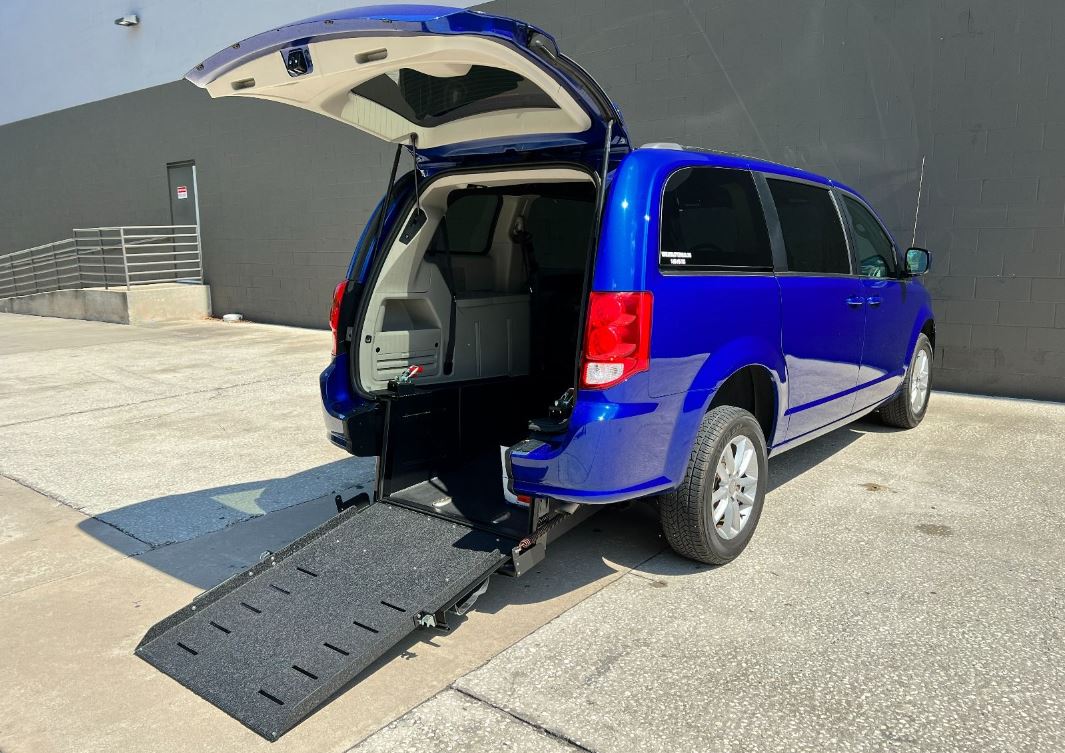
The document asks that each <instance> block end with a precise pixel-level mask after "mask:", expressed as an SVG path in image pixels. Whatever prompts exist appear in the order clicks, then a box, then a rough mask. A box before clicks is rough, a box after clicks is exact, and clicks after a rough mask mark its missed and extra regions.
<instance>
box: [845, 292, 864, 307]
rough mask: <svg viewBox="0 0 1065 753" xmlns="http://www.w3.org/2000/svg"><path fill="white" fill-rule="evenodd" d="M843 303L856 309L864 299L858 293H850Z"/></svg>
mask: <svg viewBox="0 0 1065 753" xmlns="http://www.w3.org/2000/svg"><path fill="white" fill-rule="evenodd" d="M845 303H846V304H847V305H848V306H850V307H851V308H852V309H856V308H858V307H859V306H861V305H862V304H863V303H865V299H864V298H862V297H861V296H860V295H852V296H851V297H850V298H847V299H846V301H845Z"/></svg>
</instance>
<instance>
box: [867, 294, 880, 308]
mask: <svg viewBox="0 0 1065 753" xmlns="http://www.w3.org/2000/svg"><path fill="white" fill-rule="evenodd" d="M865 300H866V302H867V303H868V304H869V305H870V306H879V305H880V304H881V303H883V301H884V299H883V298H881V297H880V296H878V295H871V296H869V297H868V298H866V299H865Z"/></svg>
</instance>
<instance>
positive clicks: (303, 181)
mask: <svg viewBox="0 0 1065 753" xmlns="http://www.w3.org/2000/svg"><path fill="white" fill-rule="evenodd" d="M483 9H484V10H487V11H489V12H498V13H509V14H513V15H516V16H519V17H522V18H526V19H528V20H529V21H532V22H534V23H537V24H539V25H542V26H544V27H545V28H547V29H548V30H550V31H551V32H553V33H555V34H556V35H557V36H558V38H559V40H560V42H561V44H562V47H563V49H564V50H565V51H567V52H568V53H569V54H571V55H572V56H573V57H575V58H577V59H578V60H580V61H581V62H582V63H584V64H585V65H586V67H587V68H588V69H589V70H590V71H591V72H592V73H593V74H594V75H595V76H596V77H597V78H598V79H599V80H600V81H601V82H602V84H603V85H604V87H605V88H606V89H607V90H608V91H609V92H610V93H611V94H612V95H613V96H614V98H615V99H616V100H617V101H618V103H619V104H620V106H621V108H622V110H623V111H624V113H625V116H626V118H627V120H628V125H629V128H630V131H631V132H632V134H633V138H634V140H635V141H636V142H638V143H639V142H646V141H680V142H682V143H688V144H697V145H702V146H710V147H717V148H721V149H727V150H734V151H741V152H745V153H749V154H754V155H758V156H764V157H768V158H770V159H774V160H778V161H781V162H786V163H791V164H795V165H799V166H801V167H805V168H808V169H811V170H814V171H817V172H823V173H826V174H828V175H831V176H833V177H838V178H840V179H842V180H844V181H846V182H848V183H850V184H852V185H853V186H855V187H856V188H858V189H859V190H860V191H862V192H863V193H865V194H866V195H867V196H868V197H869V198H870V200H871V201H872V202H873V203H874V205H875V206H876V207H877V208H878V209H879V210H880V211H881V213H882V214H883V215H884V216H885V219H886V220H887V222H888V223H889V225H890V226H891V227H892V229H893V230H894V231H895V232H896V234H897V235H898V237H899V239H900V241H901V242H903V243H906V242H908V241H909V239H910V234H911V232H912V223H913V214H914V208H915V202H916V193H917V177H918V166H919V165H920V161H921V157H922V156H925V157H926V158H927V161H928V167H927V173H926V176H925V188H926V190H925V194H924V201H923V206H922V210H921V226H920V229H919V232H918V237H917V241H918V243H919V244H922V245H926V246H928V247H930V248H931V249H932V250H933V251H934V252H935V264H934V271H933V273H932V275H930V277H929V278H928V284H929V286H930V288H931V289H932V291H933V294H934V296H935V298H936V305H937V311H938V316H939V340H938V343H937V345H938V348H937V351H938V352H937V356H938V358H937V367H938V368H937V374H936V379H937V385H938V386H940V387H947V388H952V389H960V390H969V391H975V392H984V393H993V394H1006V395H1016V396H1029V397H1044V398H1054V399H1059V400H1062V399H1065V269H1063V267H1062V265H1063V252H1065V68H1063V67H1062V66H1061V62H1060V61H1061V60H1062V59H1063V58H1065V4H1062V3H1061V2H1060V0H1028V2H1025V3H1018V4H1012V3H1003V2H998V1H997V0H980V1H978V2H971V1H969V2H967V1H963V0H935V1H930V2H925V1H924V0H815V1H814V2H803V3H794V2H786V0H746V1H745V2H738V1H734V0H728V1H726V0H715V1H712V2H701V3H700V2H695V1H694V0H692V1H691V2H686V1H685V0H662V1H660V2H656V3H653V4H651V3H647V2H636V1H635V0H609V1H608V0H582V2H573V1H572V0H567V1H565V2H563V1H562V0H536V2H533V1H532V0H498V1H497V2H494V3H489V4H487V5H485V6H483ZM0 156H2V157H3V160H4V163H5V168H6V167H7V166H8V165H10V166H11V169H10V170H7V169H5V177H4V179H3V180H2V181H0V247H6V248H11V249H14V248H19V247H23V246H28V245H32V244H34V243H42V242H45V241H49V240H53V239H57V238H60V237H64V236H65V235H66V233H67V229H68V228H69V227H71V226H72V225H74V224H79V223H80V224H98V223H101V222H115V223H121V222H164V221H168V219H169V211H168V209H167V206H168V205H167V197H166V176H165V167H164V166H165V163H166V162H168V161H176V160H181V159H195V160H196V161H197V164H198V165H199V175H200V194H201V206H202V209H203V224H204V252H205V260H206V269H207V280H208V282H209V283H210V284H211V286H212V292H213V295H214V303H215V311H216V312H217V313H224V312H226V311H240V312H242V313H244V314H246V315H247V316H249V317H251V318H253V319H260V320H263V321H275V322H288V323H294V324H305V325H311V326H322V324H323V323H324V319H325V313H326V310H327V308H328V296H329V291H330V290H331V286H332V283H333V282H334V281H335V280H336V279H337V278H338V277H339V275H340V274H341V272H342V270H343V268H344V265H345V263H346V261H347V257H348V254H349V251H350V248H351V246H352V244H353V242H354V239H355V237H356V235H357V232H358V231H359V230H360V229H361V226H362V224H363V223H364V222H365V219H366V216H367V214H368V212H369V210H370V206H371V204H372V202H373V201H374V200H375V199H376V198H377V197H378V196H379V194H380V192H381V189H382V184H383V179H384V177H385V174H386V172H387V168H388V166H387V164H385V163H386V160H387V149H386V148H384V147H383V146H382V145H379V144H377V143H375V142H373V141H372V140H370V139H369V138H367V137H364V136H362V135H360V134H358V133H356V132H354V131H352V130H350V129H347V128H345V127H343V126H340V125H338V124H336V123H331V122H327V121H325V120H322V119H315V118H313V117H311V116H309V115H306V114H303V113H300V112H296V111H289V110H287V109H286V108H283V107H278V106H272V105H269V104H265V103H257V102H252V101H247V102H230V101H225V100H221V101H210V100H208V99H207V98H206V95H205V94H204V93H203V92H200V91H198V90H195V89H193V88H192V87H190V86H187V85H185V84H183V83H178V84H172V85H167V86H163V87H158V88H155V89H151V90H147V91H144V92H140V93H136V94H131V95H126V96H123V97H120V98H116V99H113V100H107V101H103V102H98V103H94V104H91V105H86V106H84V107H79V108H75V109H73V110H68V111H65V112H61V113H56V114H52V115H49V116H45V117H42V118H36V119H33V120H29V121H24V122H22V123H15V124H12V125H9V126H5V127H2V128H0Z"/></svg>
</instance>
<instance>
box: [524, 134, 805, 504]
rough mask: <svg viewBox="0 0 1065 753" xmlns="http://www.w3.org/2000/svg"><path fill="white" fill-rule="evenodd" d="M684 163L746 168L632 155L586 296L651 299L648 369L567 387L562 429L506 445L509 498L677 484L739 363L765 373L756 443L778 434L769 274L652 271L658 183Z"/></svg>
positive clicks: (606, 495) (679, 156)
mask: <svg viewBox="0 0 1065 753" xmlns="http://www.w3.org/2000/svg"><path fill="white" fill-rule="evenodd" d="M688 166H717V167H731V168H734V169H741V170H746V169H748V160H747V159H745V158H738V157H731V156H724V155H703V154H699V153H694V152H675V151H657V150H639V151H636V152H633V153H632V154H630V155H629V156H628V157H626V158H625V160H624V161H623V162H622V163H621V165H620V166H619V168H618V169H617V170H616V171H615V172H614V174H613V179H612V181H611V185H610V190H609V193H608V196H607V203H606V207H605V212H604V217H603V227H602V233H601V236H600V242H599V248H598V252H597V255H596V261H595V269H594V273H593V277H592V290H595V291H630V290H648V291H650V292H651V294H652V295H653V297H654V304H653V323H652V326H651V364H650V368H649V369H648V371H646V372H643V373H640V374H636V375H635V376H633V377H632V378H630V379H628V380H626V381H625V382H622V383H621V384H619V385H616V386H615V387H611V388H609V389H606V390H580V391H578V396H577V402H576V405H575V407H574V411H573V414H572V416H571V417H570V428H569V431H568V433H566V434H565V435H562V436H560V437H558V438H548V440H547V443H545V444H543V445H539V446H536V447H535V448H534V449H532V450H531V451H529V452H526V451H523V448H522V447H521V446H520V445H519V447H517V448H515V449H514V451H513V452H512V453H511V458H510V461H511V474H512V476H513V479H514V488H515V491H517V492H518V493H523V494H543V495H546V496H551V497H554V498H556V499H563V500H567V501H574V502H600V503H603V502H614V501H620V500H624V499H631V498H633V497H637V496H643V495H648V494H654V493H657V492H661V491H666V490H668V489H672V488H674V487H676V486H677V485H678V484H679V483H680V482H681V480H682V479H683V477H684V472H685V470H686V468H687V465H688V460H689V457H690V455H691V450H692V445H693V443H694V441H695V437H696V435H697V433H698V431H699V426H700V424H701V422H702V418H703V415H704V414H705V413H706V410H707V407H708V406H709V404H710V401H711V400H712V399H713V396H714V393H715V392H716V390H717V389H718V387H720V386H721V384H723V383H724V382H725V380H727V379H728V378H729V377H730V376H731V375H732V374H733V373H735V372H736V371H738V370H739V369H742V368H744V367H747V366H752V365H754V366H760V367H762V368H764V369H766V371H768V372H769V373H770V374H771V375H772V380H773V383H774V386H775V387H776V391H777V399H776V413H777V415H776V420H775V421H774V426H775V431H774V436H771V437H767V441H768V442H769V443H770V445H772V444H773V442H774V440H775V436H778V435H779V436H781V437H782V436H783V434H782V432H783V430H784V428H785V421H784V416H783V412H784V409H785V408H786V406H787V398H786V394H787V392H786V390H787V373H786V369H785V365H784V358H783V354H782V352H781V349H780V326H781V321H780V292H779V287H778V285H777V282H776V279H775V278H774V276H773V275H772V273H768V272H767V273H765V274H734V273H698V272H695V271H694V270H691V271H689V272H688V273H680V274H674V273H663V272H662V271H660V270H659V265H658V258H659V245H660V244H659V238H660V234H661V197H662V191H663V187H664V185H665V183H666V181H667V180H668V179H669V176H670V175H672V174H673V173H674V172H675V171H676V170H679V169H681V168H683V167H688Z"/></svg>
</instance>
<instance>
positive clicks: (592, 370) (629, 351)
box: [581, 291, 652, 389]
mask: <svg viewBox="0 0 1065 753" xmlns="http://www.w3.org/2000/svg"><path fill="white" fill-rule="evenodd" d="M651 303H652V297H651V294H650V293H649V292H647V291H643V292H639V293H592V294H591V296H590V297H589V299H588V322H587V325H586V326H585V331H584V351H583V353H582V355H581V387H584V388H591V389H603V388H605V387H611V386H613V385H615V384H617V383H618V382H623V381H624V380H626V379H628V378H629V377H630V376H632V375H633V374H636V373H639V372H641V371H646V370H647V367H648V366H649V365H650V360H651Z"/></svg>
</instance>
